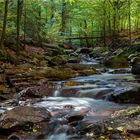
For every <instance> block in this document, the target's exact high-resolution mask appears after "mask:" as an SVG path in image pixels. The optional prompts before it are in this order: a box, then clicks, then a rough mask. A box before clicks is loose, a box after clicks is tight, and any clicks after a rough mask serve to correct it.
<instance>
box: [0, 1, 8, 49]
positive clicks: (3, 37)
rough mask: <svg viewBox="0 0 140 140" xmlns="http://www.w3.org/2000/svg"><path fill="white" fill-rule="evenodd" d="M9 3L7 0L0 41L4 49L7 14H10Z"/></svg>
mask: <svg viewBox="0 0 140 140" xmlns="http://www.w3.org/2000/svg"><path fill="white" fill-rule="evenodd" d="M8 3H9V0H5V8H4V19H3V29H2V34H1V39H0V47H1V48H3V42H4V39H5V31H6V24H7V14H8Z"/></svg>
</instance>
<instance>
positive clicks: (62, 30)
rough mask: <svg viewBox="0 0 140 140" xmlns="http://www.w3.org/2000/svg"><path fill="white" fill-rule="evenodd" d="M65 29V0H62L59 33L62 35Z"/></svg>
mask: <svg viewBox="0 0 140 140" xmlns="http://www.w3.org/2000/svg"><path fill="white" fill-rule="evenodd" d="M65 29H66V1H65V0H62V15H61V35H64V33H65Z"/></svg>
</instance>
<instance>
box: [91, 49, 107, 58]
mask: <svg viewBox="0 0 140 140" xmlns="http://www.w3.org/2000/svg"><path fill="white" fill-rule="evenodd" d="M106 52H107V48H105V47H95V48H94V49H93V50H92V52H91V53H90V56H93V57H100V56H104V55H106V54H108V53H106Z"/></svg>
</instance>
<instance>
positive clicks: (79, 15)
mask: <svg viewBox="0 0 140 140" xmlns="http://www.w3.org/2000/svg"><path fill="white" fill-rule="evenodd" d="M128 2H129V1H128V0H24V8H23V11H22V23H21V29H20V36H23V35H24V33H25V35H26V36H27V37H30V38H33V40H38V41H51V42H52V41H59V42H60V41H64V38H66V37H79V36H80V37H85V36H93V37H94V36H95V37H100V36H103V35H106V36H109V35H112V34H113V33H114V32H116V33H118V32H121V31H122V30H128V28H129V14H130V13H129V3H128ZM130 2H131V3H130V4H131V5H130V6H131V7H130V9H131V28H132V30H137V29H139V28H140V20H139V18H140V8H139V7H140V0H135V1H132V0H131V1H130ZM3 11H4V0H3V1H0V32H1V30H2V21H3V16H4V15H3V14H4V12H3ZM16 12H17V1H16V0H11V1H9V6H8V19H7V20H8V22H7V29H6V34H10V35H11V34H15V33H16V15H17V13H16ZM62 27H63V28H64V30H65V32H63V33H62ZM95 41H96V39H93V40H90V43H93V42H95ZM73 42H79V41H77V40H75V41H73Z"/></svg>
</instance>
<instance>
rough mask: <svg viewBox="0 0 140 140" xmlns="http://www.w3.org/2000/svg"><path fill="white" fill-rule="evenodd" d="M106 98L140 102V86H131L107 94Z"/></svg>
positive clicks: (123, 101) (122, 101) (115, 100)
mask: <svg viewBox="0 0 140 140" xmlns="http://www.w3.org/2000/svg"><path fill="white" fill-rule="evenodd" d="M106 99H107V100H109V101H114V102H118V103H140V87H129V88H127V89H121V90H119V91H114V92H111V93H109V94H108V95H106Z"/></svg>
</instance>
